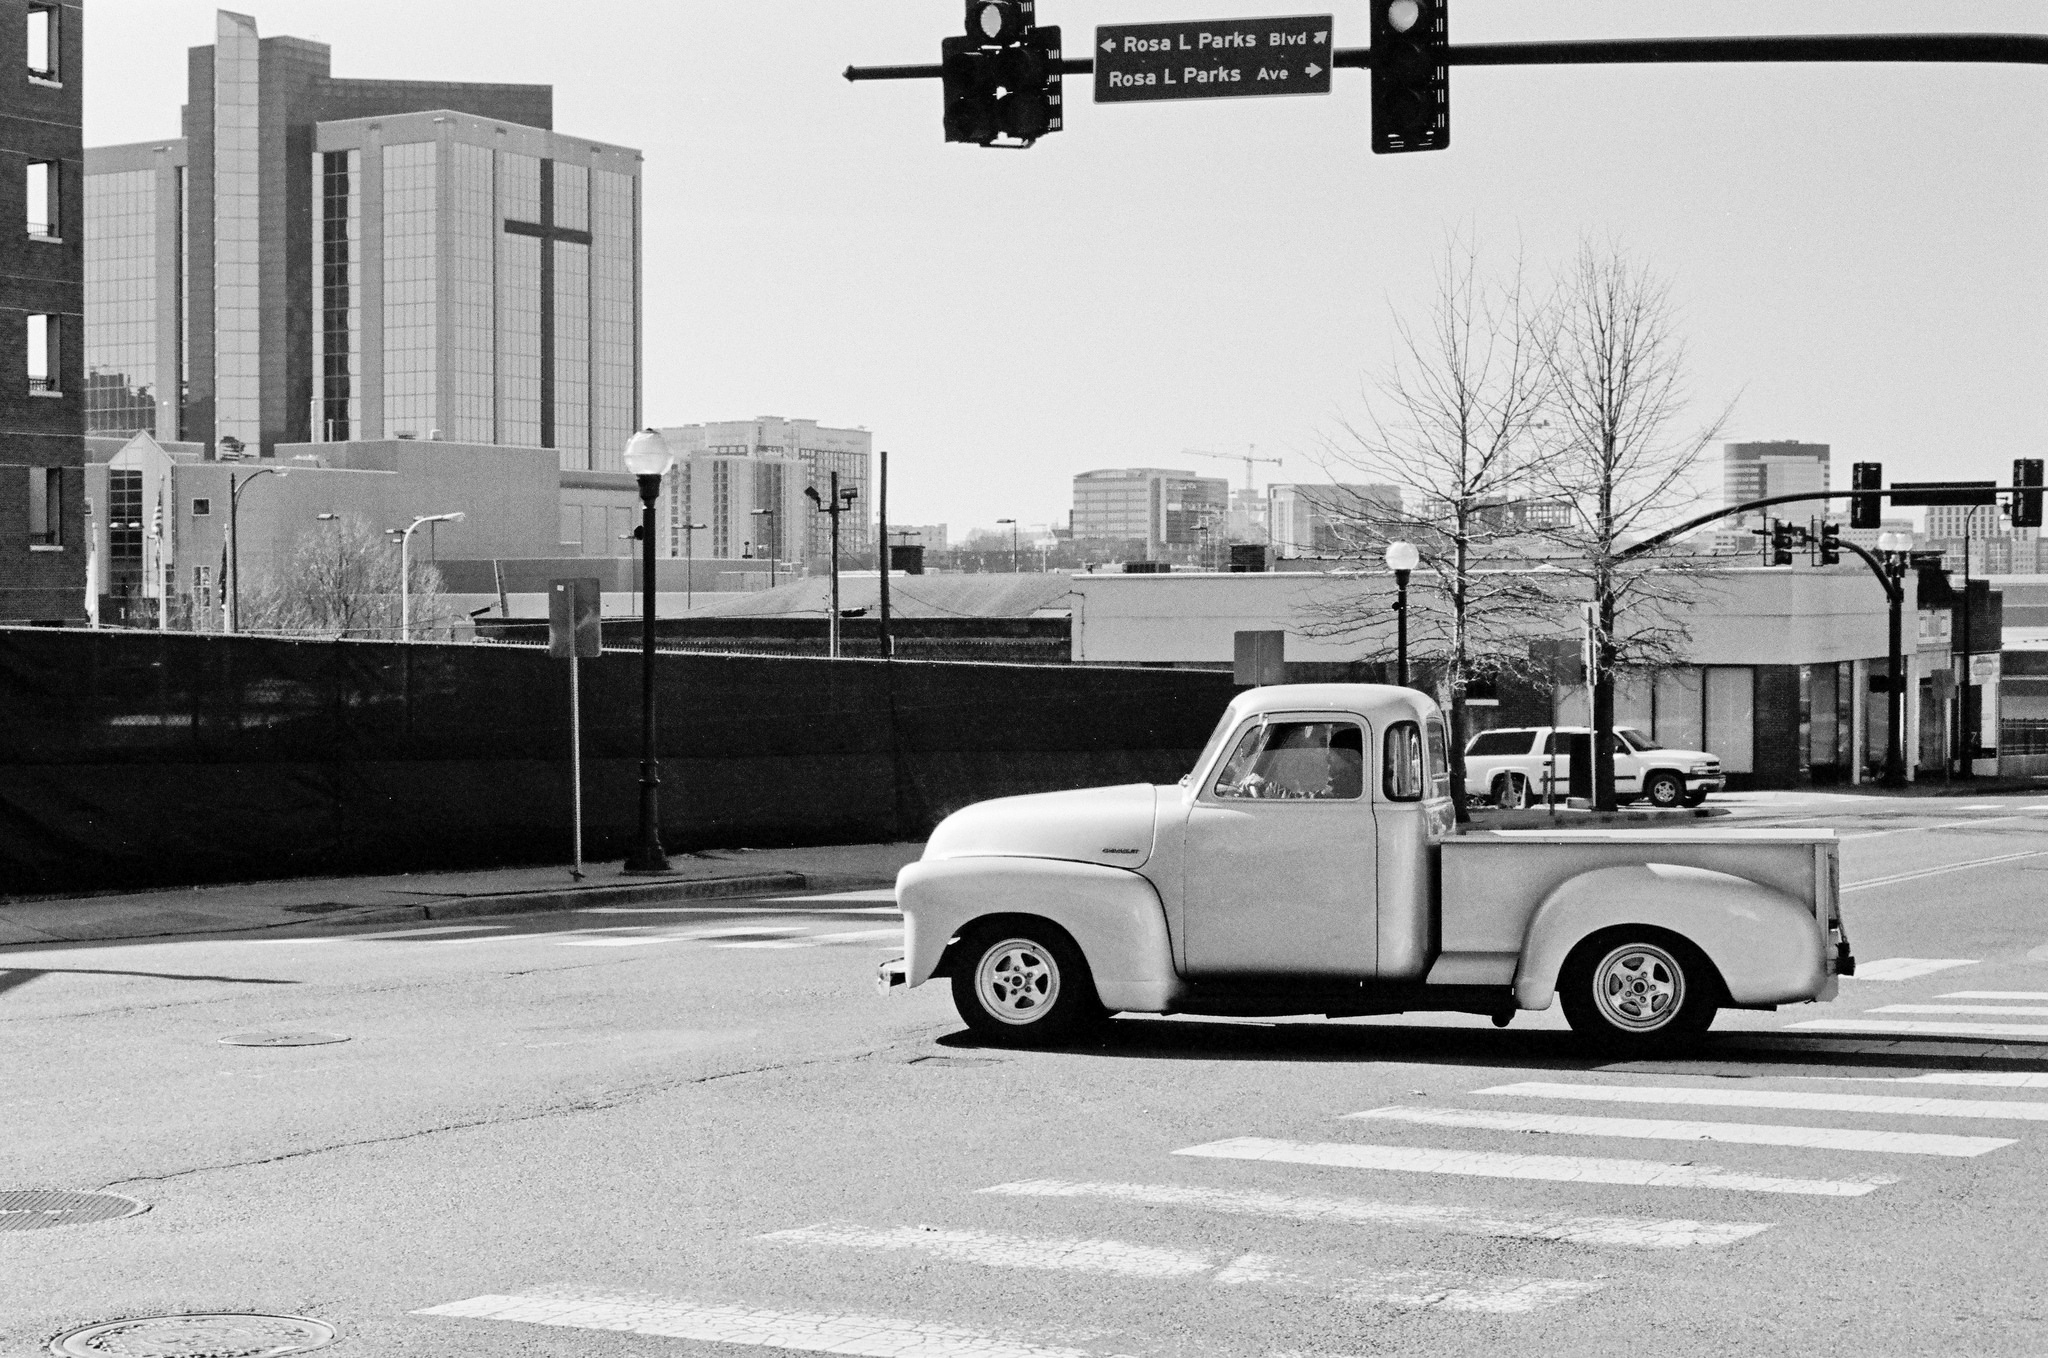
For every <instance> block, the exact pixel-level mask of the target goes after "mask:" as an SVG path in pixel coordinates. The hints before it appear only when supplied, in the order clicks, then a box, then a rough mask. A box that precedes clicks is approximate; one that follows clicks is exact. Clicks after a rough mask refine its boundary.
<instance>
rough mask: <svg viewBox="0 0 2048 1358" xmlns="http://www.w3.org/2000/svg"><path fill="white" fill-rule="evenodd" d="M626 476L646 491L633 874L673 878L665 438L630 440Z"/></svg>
mask: <svg viewBox="0 0 2048 1358" xmlns="http://www.w3.org/2000/svg"><path fill="white" fill-rule="evenodd" d="M625 458H626V470H627V471H629V472H631V473H632V474H633V478H634V480H635V481H637V482H638V483H639V486H640V548H641V552H640V562H641V581H640V587H641V605H640V837H639V842H638V843H637V844H636V845H635V846H634V848H633V852H632V853H631V854H629V855H628V856H627V858H626V871H627V872H667V871H669V866H668V855H666V854H664V853H663V852H662V851H661V823H660V822H661V769H660V767H659V765H658V764H657V763H656V760H655V752H654V501H655V498H656V497H657V496H659V495H660V494H661V482H662V478H663V477H665V476H666V475H668V469H669V468H670V467H672V466H674V465H675V460H676V459H675V454H673V453H671V452H670V451H669V450H668V445H667V444H666V443H664V442H662V438H661V435H660V434H658V433H656V432H655V431H654V430H652V429H643V430H641V431H640V432H639V433H637V434H635V435H633V437H632V438H630V439H628V440H626V454H625Z"/></svg>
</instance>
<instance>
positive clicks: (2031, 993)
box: [1937, 990, 2048, 1012]
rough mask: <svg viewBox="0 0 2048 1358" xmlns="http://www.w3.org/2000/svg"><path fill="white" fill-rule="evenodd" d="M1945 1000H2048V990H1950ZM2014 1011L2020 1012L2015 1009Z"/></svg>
mask: <svg viewBox="0 0 2048 1358" xmlns="http://www.w3.org/2000/svg"><path fill="white" fill-rule="evenodd" d="M1937 998H1939V999H1944V1000H2048V990H1950V991H1946V992H1944V993H1943V994H1941V995H1940V996H1938V997H1937ZM2014 1012H2018V1011H2017V1010H2015V1011H2014Z"/></svg>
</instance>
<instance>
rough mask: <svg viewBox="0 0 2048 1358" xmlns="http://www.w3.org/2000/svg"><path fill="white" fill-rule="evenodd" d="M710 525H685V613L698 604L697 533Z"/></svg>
mask: <svg viewBox="0 0 2048 1358" xmlns="http://www.w3.org/2000/svg"><path fill="white" fill-rule="evenodd" d="M710 526H711V525H710V524H708V523H686V524H684V525H683V611H684V612H685V613H687V612H689V611H690V610H691V609H693V608H695V607H696V606H697V534H699V533H701V532H703V531H704V530H705V529H707V528H709V527H710Z"/></svg>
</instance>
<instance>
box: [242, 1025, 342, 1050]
mask: <svg viewBox="0 0 2048 1358" xmlns="http://www.w3.org/2000/svg"><path fill="white" fill-rule="evenodd" d="M221 1041H222V1042H224V1043H226V1044H227V1045H228V1046H230V1047H324V1046H326V1045H327V1044H328V1043H330V1042H346V1041H348V1034H346V1033H323V1032H318V1031H315V1030H313V1029H310V1028H307V1029H300V1030H294V1031H288V1032H262V1033H229V1034H228V1035H227V1036H226V1037H224V1038H222V1039H221Z"/></svg>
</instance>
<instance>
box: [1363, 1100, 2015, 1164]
mask: <svg viewBox="0 0 2048 1358" xmlns="http://www.w3.org/2000/svg"><path fill="white" fill-rule="evenodd" d="M1345 1116H1346V1117H1347V1118H1367V1119H1372V1120H1376V1121H1382V1122H1406V1123H1412V1124H1415V1125H1417V1126H1423V1127H1474V1128H1481V1129H1484V1130H1488V1131H1496V1132H1540V1133H1549V1134H1553V1135H1558V1136H1613V1137H1621V1138H1624V1139H1639V1140H1644V1141H1731V1142H1739V1143H1741V1144H1743V1145H1749V1146H1805V1147H1808V1148H1811V1149H1815V1150H1833V1151H1884V1152H1891V1153H1895V1154H1899V1155H1952V1156H1958V1157H1965V1158H1967V1157H1969V1156H1975V1155H1988V1154H1989V1153H1990V1152H1992V1151H1995V1150H1999V1149H2001V1148H2002V1147H2005V1146H2010V1145H2012V1144H2014V1143H2013V1141H2012V1139H2011V1138H2010V1137H2002V1136H1946V1135H1942V1134H1939V1133H1930V1132H1872V1131H1864V1130H1861V1129H1858V1128H1854V1127H1779V1126H1772V1125H1766V1124H1761V1123H1753V1122H1674V1121H1668V1120H1666V1119H1663V1118H1610V1117H1581V1116H1575V1115H1572V1114H1567V1113H1522V1112H1506V1111H1500V1110H1496V1109H1458V1108H1403V1107H1391V1108H1372V1109H1368V1110H1366V1111H1365V1112H1363V1113H1346V1114H1345Z"/></svg>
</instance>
